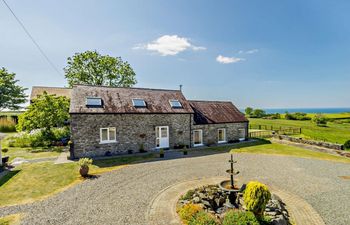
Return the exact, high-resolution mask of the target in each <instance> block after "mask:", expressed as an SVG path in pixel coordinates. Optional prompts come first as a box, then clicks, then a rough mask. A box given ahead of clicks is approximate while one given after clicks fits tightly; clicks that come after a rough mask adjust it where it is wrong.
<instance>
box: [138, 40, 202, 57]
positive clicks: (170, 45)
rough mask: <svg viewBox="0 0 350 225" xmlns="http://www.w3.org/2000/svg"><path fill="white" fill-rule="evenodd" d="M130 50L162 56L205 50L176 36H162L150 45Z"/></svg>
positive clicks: (139, 45) (140, 45)
mask: <svg viewBox="0 0 350 225" xmlns="http://www.w3.org/2000/svg"><path fill="white" fill-rule="evenodd" d="M132 49H146V50H149V51H154V52H157V53H159V54H161V55H162V56H167V55H176V54H178V53H180V52H183V51H185V50H187V49H192V50H194V51H199V50H206V48H205V47H202V46H195V45H193V44H191V43H190V41H189V39H188V38H185V37H179V36H177V35H163V36H161V37H159V38H157V39H156V40H154V41H152V42H151V43H148V44H138V45H136V46H135V47H133V48H132Z"/></svg>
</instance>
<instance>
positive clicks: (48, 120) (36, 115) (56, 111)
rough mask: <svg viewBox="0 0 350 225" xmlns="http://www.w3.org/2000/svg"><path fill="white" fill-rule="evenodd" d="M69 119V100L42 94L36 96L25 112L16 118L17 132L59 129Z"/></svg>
mask: <svg viewBox="0 0 350 225" xmlns="http://www.w3.org/2000/svg"><path fill="white" fill-rule="evenodd" d="M68 119H69V100H68V99H67V98H66V97H63V96H60V97H57V96H56V95H49V94H47V93H46V92H44V93H43V94H42V95H38V97H37V98H36V99H34V100H33V101H32V104H30V105H29V107H28V109H27V111H25V112H24V113H22V114H21V115H20V116H19V118H18V124H17V130H18V131H23V130H25V131H31V130H33V129H38V128H44V129H45V130H46V131H50V129H51V128H52V127H61V126H63V125H64V123H65V121H66V120H68Z"/></svg>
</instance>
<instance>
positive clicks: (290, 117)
mask: <svg viewBox="0 0 350 225" xmlns="http://www.w3.org/2000/svg"><path fill="white" fill-rule="evenodd" d="M284 118H285V119H286V120H311V118H310V117H308V116H307V114H306V113H301V112H295V113H288V112H286V114H285V115H284Z"/></svg>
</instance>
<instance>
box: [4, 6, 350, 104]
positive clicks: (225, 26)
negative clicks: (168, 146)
mask: <svg viewBox="0 0 350 225" xmlns="http://www.w3.org/2000/svg"><path fill="white" fill-rule="evenodd" d="M7 2H8V4H9V5H10V6H11V7H12V9H13V10H14V12H15V13H16V14H17V16H18V17H19V18H20V19H21V20H22V22H23V23H24V25H25V26H26V27H27V29H28V30H29V31H30V33H31V34H32V36H33V37H34V38H35V39H36V41H37V42H38V43H39V44H40V46H41V47H42V49H43V50H44V51H45V53H46V54H47V55H48V56H49V58H50V59H51V61H53V63H54V64H55V65H56V67H57V68H58V69H59V70H60V72H61V74H58V73H57V72H56V71H55V70H53V69H52V68H51V67H50V65H49V64H48V63H47V62H46V61H45V59H44V58H43V56H42V55H40V53H39V51H38V50H37V49H36V48H35V46H34V45H33V43H32V42H31V41H30V39H29V38H28V37H27V36H26V35H25V33H24V32H23V30H22V28H21V27H20V26H19V25H18V23H17V22H16V21H15V19H14V18H13V16H12V15H11V14H10V12H9V11H8V9H7V8H5V5H4V4H3V3H2V2H0V27H1V35H0V62H1V65H0V66H3V67H6V68H7V69H8V70H9V71H10V72H15V73H16V74H17V78H18V79H20V83H21V84H22V85H24V86H26V87H28V88H31V86H33V85H47V86H64V85H66V81H65V79H64V75H63V70H62V68H63V67H65V65H66V59H67V57H69V56H72V55H73V54H74V53H76V52H82V51H85V50H97V51H99V52H100V53H102V54H109V55H111V56H121V57H122V58H123V60H126V61H128V62H129V63H130V64H131V65H132V67H133V68H134V70H135V72H136V74H137V80H138V84H137V85H136V86H138V87H154V88H169V89H177V88H178V85H179V84H183V86H184V87H183V89H184V93H185V95H186V97H187V98H188V99H208V100H230V101H233V102H234V103H235V104H236V105H237V106H238V107H240V108H243V107H246V106H253V107H264V108H270V107H349V106H350V93H349V89H350V88H349V87H350V63H349V62H350V61H349V59H350V23H349V21H350V13H349V11H350V1H341V0H338V1H313V0H308V1H305V0H303V1H301V0H300V1H299V0H294V1H280V0H275V1H269V0H266V1H261V0H256V1H243V0H242V1H188V0H187V1H186V0H183V1H43V0H41V1H19V0H7Z"/></svg>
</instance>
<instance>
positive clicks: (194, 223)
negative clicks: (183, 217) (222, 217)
mask: <svg viewBox="0 0 350 225" xmlns="http://www.w3.org/2000/svg"><path fill="white" fill-rule="evenodd" d="M218 224H219V223H218V221H217V220H216V219H215V218H214V216H212V215H211V214H209V213H206V212H204V211H200V212H198V213H197V214H195V215H194V217H193V218H192V219H191V220H190V222H189V223H188V225H218Z"/></svg>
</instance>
